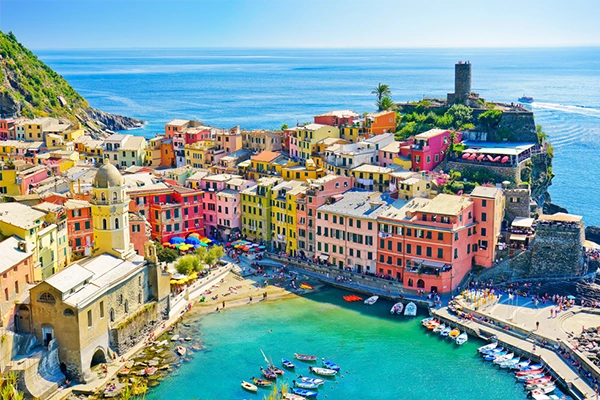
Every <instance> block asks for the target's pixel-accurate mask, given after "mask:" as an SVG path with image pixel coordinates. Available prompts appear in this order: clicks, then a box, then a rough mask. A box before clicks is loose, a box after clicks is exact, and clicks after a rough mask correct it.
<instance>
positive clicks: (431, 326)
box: [427, 319, 440, 331]
mask: <svg viewBox="0 0 600 400" xmlns="http://www.w3.org/2000/svg"><path fill="white" fill-rule="evenodd" d="M439 324H440V321H436V320H435V319H434V320H433V321H431V322H430V323H429V325H427V330H428V331H432V330H434V329H435V328H437V327H438V325H439Z"/></svg>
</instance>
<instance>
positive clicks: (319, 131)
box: [296, 124, 340, 160]
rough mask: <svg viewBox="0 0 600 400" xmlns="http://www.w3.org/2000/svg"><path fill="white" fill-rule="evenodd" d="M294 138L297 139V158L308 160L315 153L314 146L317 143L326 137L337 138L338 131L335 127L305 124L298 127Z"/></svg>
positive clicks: (338, 135)
mask: <svg viewBox="0 0 600 400" xmlns="http://www.w3.org/2000/svg"><path fill="white" fill-rule="evenodd" d="M296 136H297V138H298V157H299V158H300V159H302V160H308V159H310V158H311V157H312V155H313V153H316V144H317V143H318V142H319V141H321V140H323V139H325V138H328V137H335V138H339V137H340V130H339V128H338V127H335V126H329V125H321V124H307V125H305V126H299V127H298V129H297V130H296Z"/></svg>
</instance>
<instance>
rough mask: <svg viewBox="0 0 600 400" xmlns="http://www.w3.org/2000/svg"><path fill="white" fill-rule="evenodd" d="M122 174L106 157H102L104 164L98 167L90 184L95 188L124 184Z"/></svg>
mask: <svg viewBox="0 0 600 400" xmlns="http://www.w3.org/2000/svg"><path fill="white" fill-rule="evenodd" d="M124 183H125V182H124V179H123V176H121V173H120V172H119V170H118V169H117V167H115V166H114V165H112V164H111V163H110V162H109V161H108V160H107V159H104V165H102V166H101V167H100V168H98V172H96V176H95V177H94V182H93V183H92V186H93V187H95V188H103V189H104V188H109V187H115V186H123V185H124Z"/></svg>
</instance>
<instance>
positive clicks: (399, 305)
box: [390, 303, 404, 315]
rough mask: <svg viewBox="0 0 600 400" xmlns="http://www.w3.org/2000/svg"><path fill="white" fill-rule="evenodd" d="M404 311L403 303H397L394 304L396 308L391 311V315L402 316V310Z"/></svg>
mask: <svg viewBox="0 0 600 400" xmlns="http://www.w3.org/2000/svg"><path fill="white" fill-rule="evenodd" d="M403 309H404V304H402V303H396V304H394V306H393V307H392V309H391V310H390V314H398V315H400V314H402V310H403Z"/></svg>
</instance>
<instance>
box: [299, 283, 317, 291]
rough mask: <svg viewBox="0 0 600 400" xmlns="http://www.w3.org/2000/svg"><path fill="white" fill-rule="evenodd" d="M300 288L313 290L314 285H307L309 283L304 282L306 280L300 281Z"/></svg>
mask: <svg viewBox="0 0 600 400" xmlns="http://www.w3.org/2000/svg"><path fill="white" fill-rule="evenodd" d="M300 289H305V290H313V289H314V287H313V286H312V285H309V284H308V283H306V282H302V283H301V284H300Z"/></svg>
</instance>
